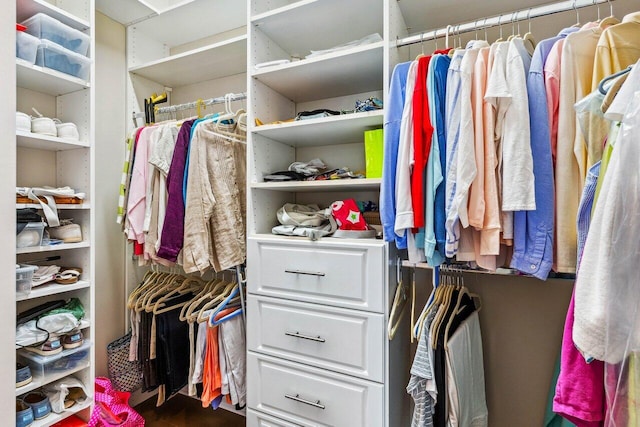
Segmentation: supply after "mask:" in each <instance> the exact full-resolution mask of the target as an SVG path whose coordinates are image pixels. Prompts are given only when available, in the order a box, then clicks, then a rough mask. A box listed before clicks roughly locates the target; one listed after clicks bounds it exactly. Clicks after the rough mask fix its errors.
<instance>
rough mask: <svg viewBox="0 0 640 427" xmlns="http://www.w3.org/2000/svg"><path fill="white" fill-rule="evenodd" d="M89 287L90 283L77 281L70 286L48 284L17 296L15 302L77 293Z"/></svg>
mask: <svg viewBox="0 0 640 427" xmlns="http://www.w3.org/2000/svg"><path fill="white" fill-rule="evenodd" d="M89 286H91V282H88V281H86V280H78V281H77V282H76V283H72V284H70V285H61V284H59V283H55V282H52V283H48V284H46V285H40V286H36V287H35V288H32V289H31V292H29V293H28V294H25V295H21V294H19V293H18V294H17V296H16V301H26V300H30V299H34V298H41V297H46V296H49V295H57V294H62V293H65V292H72V291H77V290H78V289H85V288H88V287H89Z"/></svg>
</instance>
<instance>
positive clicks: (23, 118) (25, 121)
mask: <svg viewBox="0 0 640 427" xmlns="http://www.w3.org/2000/svg"><path fill="white" fill-rule="evenodd" d="M16 130H21V131H23V132H31V117H30V116H29V115H28V114H25V113H21V112H20V111H17V112H16Z"/></svg>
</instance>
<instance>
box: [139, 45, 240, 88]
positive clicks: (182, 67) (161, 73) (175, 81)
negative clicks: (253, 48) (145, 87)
mask: <svg viewBox="0 0 640 427" xmlns="http://www.w3.org/2000/svg"><path fill="white" fill-rule="evenodd" d="M246 71H247V35H246V34H245V35H242V36H238V37H233V38H231V39H229V40H225V41H222V42H220V43H214V44H211V45H209V46H205V47H202V48H199V49H194V50H191V51H188V52H184V53H181V54H178V55H173V56H169V57H167V58H163V59H159V60H157V61H152V62H150V63H147V64H143V65H139V66H136V67H132V68H129V72H130V73H132V74H136V75H139V76H142V77H144V78H147V79H149V80H153V81H155V82H158V83H162V84H164V85H165V86H171V87H179V86H184V85H189V84H192V83H196V82H202V81H207V80H213V79H217V78H220V77H226V76H231V75H235V74H240V73H246Z"/></svg>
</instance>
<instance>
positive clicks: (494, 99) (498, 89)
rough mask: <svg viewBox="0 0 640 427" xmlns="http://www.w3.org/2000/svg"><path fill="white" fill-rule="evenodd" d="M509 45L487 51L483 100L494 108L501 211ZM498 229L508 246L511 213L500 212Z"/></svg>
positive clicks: (511, 222)
mask: <svg viewBox="0 0 640 427" xmlns="http://www.w3.org/2000/svg"><path fill="white" fill-rule="evenodd" d="M508 50H509V43H507V42H498V43H494V44H493V45H491V50H490V51H489V58H490V61H491V59H493V60H492V62H491V63H492V65H491V74H489V80H488V82H487V91H486V93H485V95H484V99H485V100H486V101H487V102H489V103H490V104H491V105H492V106H493V108H494V118H495V122H494V125H493V130H494V138H493V139H494V141H495V148H496V159H497V162H498V165H497V167H496V177H497V187H498V197H499V203H500V207H501V211H502V187H503V178H502V164H503V160H502V142H503V137H504V120H505V115H506V112H507V110H508V109H509V105H510V104H511V94H510V92H509V85H508V82H507V53H508ZM500 227H501V229H502V237H503V239H505V241H506V242H505V243H507V244H509V243H510V242H509V241H510V240H511V239H513V214H512V213H511V212H501V216H500Z"/></svg>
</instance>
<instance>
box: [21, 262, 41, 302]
mask: <svg viewBox="0 0 640 427" xmlns="http://www.w3.org/2000/svg"><path fill="white" fill-rule="evenodd" d="M37 269H38V267H36V266H35V265H20V267H17V268H16V292H17V293H18V295H27V294H28V293H29V292H31V279H32V278H33V272H34V271H36V270H37Z"/></svg>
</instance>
